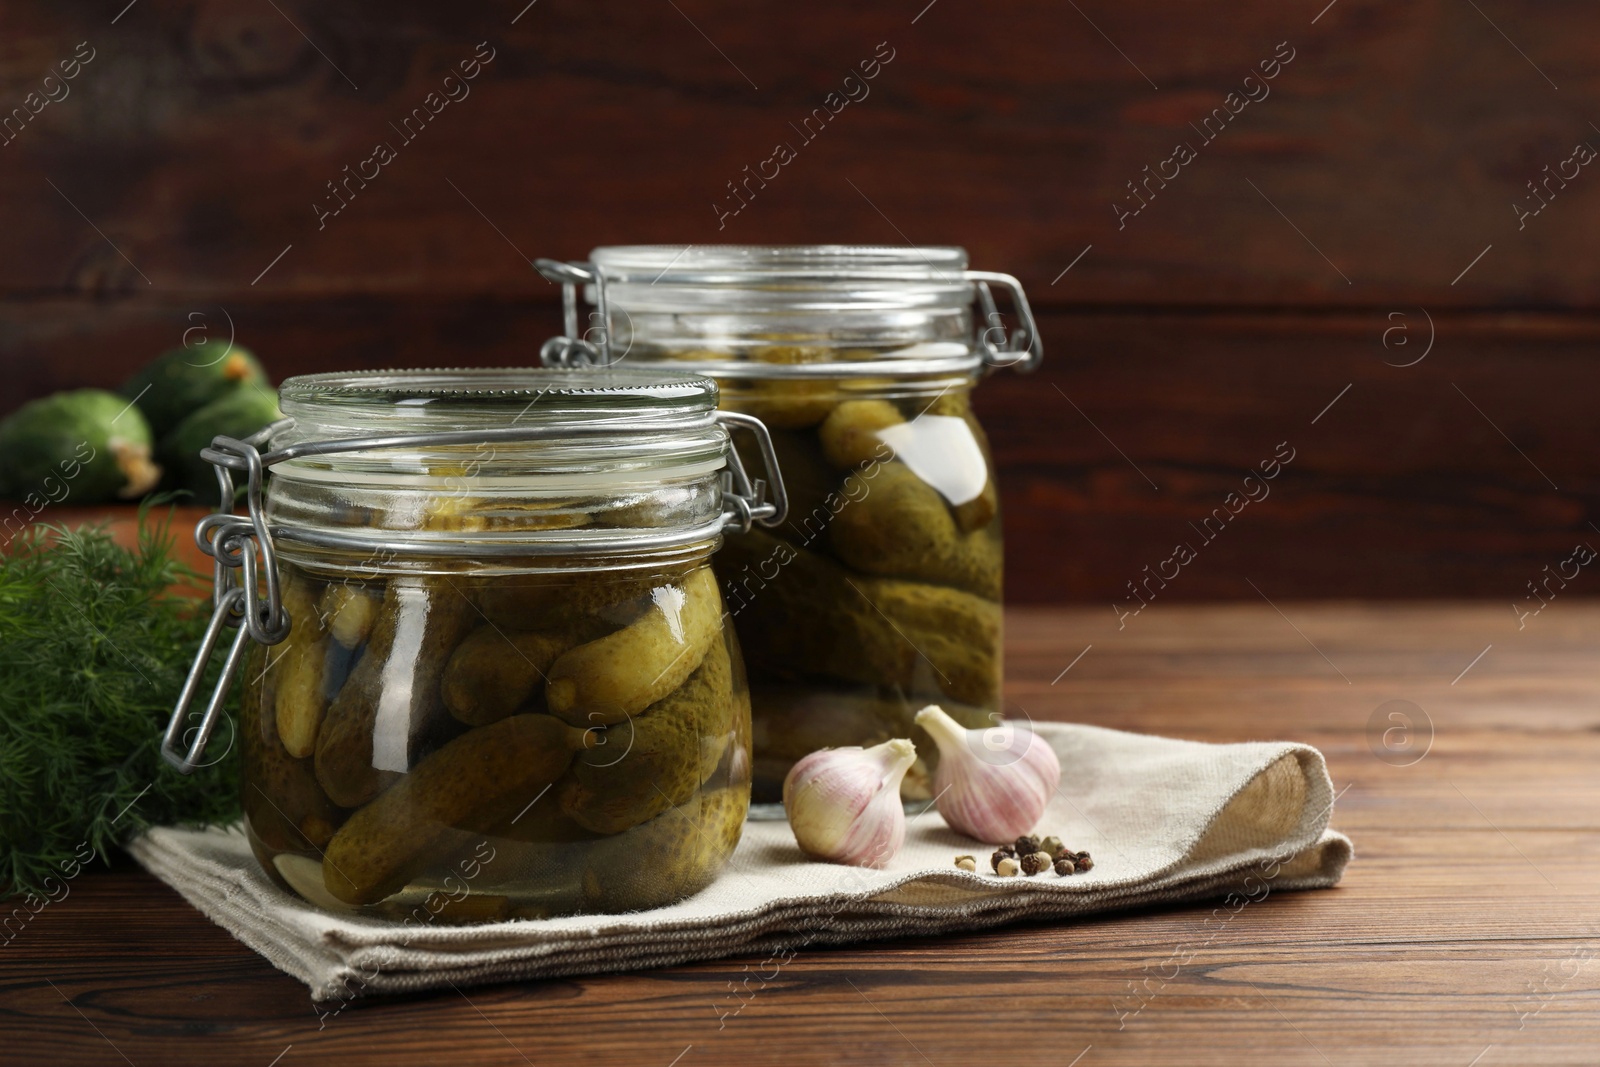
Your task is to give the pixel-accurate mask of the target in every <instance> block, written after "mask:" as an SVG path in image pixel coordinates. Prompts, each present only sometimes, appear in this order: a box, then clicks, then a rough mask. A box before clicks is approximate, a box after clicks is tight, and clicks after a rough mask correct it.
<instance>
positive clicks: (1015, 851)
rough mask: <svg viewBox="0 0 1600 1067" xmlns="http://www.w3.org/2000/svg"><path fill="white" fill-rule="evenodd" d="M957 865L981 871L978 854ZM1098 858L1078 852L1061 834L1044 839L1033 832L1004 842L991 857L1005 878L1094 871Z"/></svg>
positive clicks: (961, 859) (994, 867) (961, 858)
mask: <svg viewBox="0 0 1600 1067" xmlns="http://www.w3.org/2000/svg"><path fill="white" fill-rule="evenodd" d="M956 866H957V867H960V868H961V869H962V870H963V871H972V872H974V873H976V872H977V869H978V861H977V858H976V857H975V856H957V857H956ZM1093 867H1094V857H1092V856H1090V855H1089V854H1088V853H1087V852H1074V851H1072V850H1071V849H1070V848H1067V847H1066V846H1065V845H1063V844H1062V843H1061V839H1060V838H1059V837H1047V838H1045V839H1044V840H1042V841H1041V840H1040V839H1039V838H1037V837H1035V836H1033V835H1031V834H1030V835H1027V836H1024V837H1019V838H1017V839H1016V840H1015V841H1013V842H1012V843H1011V844H1009V845H1000V846H999V847H997V848H996V849H995V851H994V855H992V856H990V857H989V868H990V869H991V870H993V871H994V873H995V874H998V875H999V876H1000V877H1002V878H1011V877H1014V876H1015V875H1016V874H1018V873H1019V872H1020V873H1022V874H1025V875H1028V876H1029V877H1032V876H1033V875H1036V874H1042V873H1044V872H1045V871H1048V870H1053V871H1055V872H1056V873H1057V874H1059V875H1068V874H1075V873H1077V872H1079V871H1087V870H1092V869H1093Z"/></svg>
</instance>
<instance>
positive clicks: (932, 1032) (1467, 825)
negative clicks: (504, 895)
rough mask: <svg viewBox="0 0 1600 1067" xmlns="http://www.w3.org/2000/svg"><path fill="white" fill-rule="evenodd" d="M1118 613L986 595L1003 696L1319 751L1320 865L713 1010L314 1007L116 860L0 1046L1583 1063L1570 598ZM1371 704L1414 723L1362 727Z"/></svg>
mask: <svg viewBox="0 0 1600 1067" xmlns="http://www.w3.org/2000/svg"><path fill="white" fill-rule="evenodd" d="M1279 609H1282V610H1281V612H1280V610H1279ZM1126 623H1127V625H1126V628H1125V629H1122V630H1120V631H1119V630H1118V629H1117V626H1116V621H1115V619H1114V618H1113V616H1112V613H1111V610H1110V609H1109V608H1100V609H1093V608H1077V609H1071V610H1029V611H1015V612H1013V613H1012V614H1011V616H1010V618H1009V632H1008V654H1009V660H1008V663H1009V670H1008V676H1009V678H1010V682H1009V685H1008V698H1009V700H1010V702H1011V704H1012V706H1013V709H1014V710H1015V709H1023V710H1025V711H1026V712H1027V713H1028V714H1029V715H1031V716H1033V717H1034V718H1036V719H1072V720H1076V721H1080V722H1089V723H1096V724H1099V725H1105V726H1116V727H1122V728H1126V729H1132V730H1142V731H1153V732H1159V733H1165V734H1170V735H1175V736H1181V737H1189V738H1198V739H1204V740H1208V741H1241V740H1246V739H1268V738H1287V739H1295V740H1300V741H1306V742H1310V743H1312V744H1315V745H1317V746H1319V747H1320V748H1321V749H1322V751H1323V752H1324V753H1326V755H1327V757H1328V764H1329V768H1330V771H1331V773H1332V775H1333V778H1334V784H1335V787H1336V788H1337V789H1339V790H1343V793H1342V798H1341V799H1340V801H1339V803H1338V806H1337V809H1336V811H1335V813H1334V825H1335V826H1336V827H1337V828H1339V829H1341V830H1343V831H1345V832H1346V833H1348V834H1349V835H1350V836H1351V837H1352V838H1354V840H1355V846H1356V859H1355V861H1354V862H1353V863H1352V864H1351V866H1350V868H1349V870H1348V872H1347V874H1346V876H1345V880H1344V883H1343V885H1341V886H1340V887H1339V888H1337V889H1333V890H1329V891H1322V892H1310V893H1282V894H1279V893H1274V894H1272V895H1270V896H1269V897H1267V898H1266V899H1264V900H1262V901H1261V902H1260V903H1256V904H1251V905H1249V906H1247V907H1246V908H1244V909H1243V910H1241V911H1240V912H1239V913H1238V914H1237V915H1236V916H1234V917H1233V918H1232V919H1231V920H1230V921H1229V922H1227V923H1226V924H1225V925H1222V926H1221V927H1220V928H1219V926H1218V923H1217V922H1216V921H1215V920H1214V921H1213V922H1212V923H1211V924H1210V925H1209V926H1207V925H1206V920H1207V918H1208V917H1209V916H1210V915H1211V911H1212V909H1211V908H1210V907H1205V906H1198V907H1188V908H1180V909H1175V910H1164V911H1152V912H1134V913H1126V914H1119V915H1113V916H1107V917H1105V918H1101V919H1096V920H1093V921H1088V922H1077V923H1070V924H1061V925H1031V926H1022V927H1014V928H1010V929H1005V930H999V931H992V932H987V933H980V934H973V935H970V936H958V937H945V938H930V939H925V940H923V939H909V940H902V941H893V942H884V943H877V944H869V945H861V946H857V947H853V948H844V949H807V950H805V951H803V952H802V953H800V954H799V955H798V956H797V957H796V958H795V959H794V960H793V961H792V962H790V963H789V964H788V965H787V966H785V967H784V968H783V969H782V970H781V972H780V973H779V975H778V976H777V978H776V979H775V980H774V981H772V982H771V983H770V984H768V985H766V986H765V987H764V988H761V989H760V991H759V993H758V994H757V995H756V996H754V998H753V999H751V1000H750V1001H749V1003H748V1004H747V1005H746V1007H745V1008H744V1010H743V1011H742V1012H740V1013H739V1014H738V1015H737V1016H736V1017H733V1018H730V1019H728V1020H727V1021H726V1025H722V1026H719V1021H718V1020H719V1014H721V1013H723V1012H724V1011H725V1010H726V1008H727V1006H728V1005H729V1004H730V1003H731V1001H730V997H731V996H732V994H731V993H730V983H732V982H736V981H739V980H742V979H743V978H744V977H745V975H746V974H747V973H748V972H747V971H746V967H747V965H748V966H750V967H755V966H758V965H759V963H760V961H759V960H753V959H731V960H722V961H716V962H709V963H700V964H695V965H692V966H684V967H674V968H669V969H666V970H657V971H649V972H645V973H640V974H632V975H619V976H608V977H599V978H573V979H563V980H557V981H548V982H536V983H527V984H518V985H503V986H491V987H481V988H471V989H466V990H464V991H462V992H460V993H454V992H453V993H447V994H442V995H431V996H421V997H415V998H409V999H400V1000H390V1001H386V1002H381V1003H370V1004H363V1005H360V1006H357V1007H352V1008H350V1009H348V1010H346V1011H344V1012H343V1013H342V1014H340V1015H338V1016H337V1017H334V1018H330V1019H327V1020H326V1021H325V1022H324V1023H321V1024H319V1020H318V1016H317V1014H316V1013H315V1012H314V1010H313V1008H312V1006H311V1004H310V1002H309V1000H308V999H307V996H306V991H305V988H304V987H303V986H301V985H300V984H299V983H298V982H296V981H294V980H292V979H290V978H288V977H286V976H285V975H283V974H281V973H279V972H278V971H276V970H274V969H273V968H272V967H271V966H269V965H268V964H267V963H265V962H264V961H263V960H261V959H260V958H259V957H257V956H256V955H255V954H254V953H253V952H251V951H250V950H248V949H246V948H244V947H243V946H242V945H240V944H238V943H236V942H234V941H233V940H232V939H230V938H229V937H228V936H227V935H226V934H224V933H223V932H222V931H221V930H220V929H218V928H216V927H213V926H211V925H210V924H209V923H207V922H205V921H204V920H203V919H201V918H200V917H199V915H198V914H196V913H194V912H193V911H191V910H190V909H189V908H188V907H187V905H185V904H184V903H183V902H182V901H181V900H180V899H179V898H178V897H177V896H176V895H175V894H174V893H172V892H171V891H169V890H168V889H166V888H165V887H164V886H162V885H161V884H159V883H158V882H156V881H155V880H154V879H152V878H150V877H148V876H146V875H144V874H143V873H142V872H140V871H138V870H136V869H131V868H129V867H128V866H127V865H123V866H121V867H119V868H118V869H117V870H115V871H113V872H110V873H106V872H100V871H97V872H94V873H93V874H86V875H84V876H83V877H81V878H80V879H79V880H78V881H77V882H76V883H75V884H74V886H73V889H72V893H71V895H70V896H69V897H68V898H67V899H65V900H64V901H62V902H61V903H59V904H54V905H51V906H49V907H47V908H46V909H45V910H44V911H42V912H41V913H40V914H39V915H38V916H37V917H36V918H34V920H33V921H32V922H31V923H29V924H28V926H27V927H26V929H25V930H24V931H23V932H22V933H21V935H19V936H18V937H16V938H15V939H14V940H13V941H12V942H10V943H9V945H7V946H6V947H4V948H3V949H0V1020H3V1021H0V1063H5V1064H13V1063H14V1064H51V1065H65V1064H80V1063H82V1064H90V1063H93V1064H118V1063H123V1062H127V1063H132V1064H138V1065H141V1067H144V1065H149V1064H163V1065H165V1064H207V1065H210V1064H252V1065H259V1067H269V1065H278V1067H298V1065H300V1064H310V1063H329V1064H340V1065H344V1067H348V1065H354V1064H366V1063H385V1064H412V1063H417V1064H421V1063H428V1064H433V1063H449V1064H456V1065H465V1064H522V1063H529V1064H538V1065H541V1067H543V1065H545V1064H565V1063H580V1062H581V1063H585V1064H597V1065H599V1064H626V1065H630V1067H632V1065H639V1064H645V1065H652V1064H658V1065H660V1067H668V1065H672V1064H677V1065H680V1067H709V1065H711V1064H740V1065H753V1064H902V1063H903V1064H931V1065H937V1067H947V1065H949V1067H955V1065H965V1064H984V1063H1038V1064H1050V1065H1060V1067H1067V1065H1072V1064H1077V1065H1081V1067H1100V1065H1103V1064H1151V1063H1185V1064H1189V1063H1218V1064H1221V1063H1272V1064H1324V1065H1326V1064H1337V1065H1340V1067H1343V1065H1346V1064H1364V1063H1372V1064H1408V1065H1410V1064H1415V1065H1422V1064H1441V1065H1448V1067H1468V1065H1469V1064H1470V1065H1476V1067H1496V1065H1502V1064H1531V1063H1539V1064H1546V1063H1550V1064H1556V1063H1560V1064H1567V1063H1571V1064H1594V1063H1596V1062H1597V1061H1600V963H1596V961H1595V957H1596V956H1597V955H1600V888H1597V885H1596V882H1597V876H1600V832H1597V831H1600V775H1597V773H1596V771H1597V767H1600V660H1597V657H1596V651H1597V650H1600V605H1591V604H1588V603H1585V602H1582V601H1579V600H1575V599H1572V600H1558V601H1554V602H1552V603H1551V604H1550V605H1549V606H1548V607H1547V608H1546V609H1545V610H1544V611H1543V612H1542V613H1541V614H1540V615H1539V616H1535V617H1529V618H1526V619H1523V620H1522V628H1521V629H1520V630H1519V628H1518V620H1517V619H1516V617H1515V616H1514V614H1513V612H1512V611H1511V609H1510V608H1509V607H1508V606H1507V604H1506V603H1500V602H1495V603H1473V604H1453V605H1439V604H1433V605H1427V606H1422V605H1367V604H1303V603H1279V604H1278V605H1276V607H1274V606H1271V605H1268V604H1266V603H1264V602H1263V603H1261V604H1255V605H1249V604H1246V605H1235V606H1224V607H1199V608H1196V607H1182V606H1176V605H1161V604H1155V605H1152V606H1151V607H1150V608H1149V609H1148V610H1146V611H1145V612H1144V613H1143V614H1142V615H1140V616H1137V617H1133V618H1129V619H1128V620H1126ZM1091 645H1092V647H1091V648H1089V650H1088V651H1087V652H1086V653H1085V652H1084V649H1085V646H1091ZM1080 653H1084V654H1083V655H1082V658H1081V659H1077V660H1076V662H1075V663H1074V658H1075V657H1078V656H1079V654H1080ZM1068 664H1073V666H1072V667H1071V669H1070V670H1068V671H1066V673H1065V674H1063V673H1062V671H1063V669H1064V668H1066V667H1067V666H1068ZM1389 701H1407V702H1409V703H1410V706H1409V707H1408V706H1406V705H1391V706H1389V707H1386V708H1384V709H1383V710H1382V711H1381V712H1380V711H1378V709H1380V707H1383V706H1384V705H1386V704H1387V702H1389ZM1396 710H1400V711H1405V712H1407V713H1408V714H1409V715H1410V716H1411V718H1412V720H1413V721H1414V722H1415V723H1416V725H1417V729H1418V732H1417V733H1416V734H1414V735H1412V736H1411V737H1407V736H1404V735H1402V734H1399V733H1389V734H1388V735H1387V736H1386V734H1385V731H1386V730H1387V729H1388V728H1390V727H1393V726H1396V725H1397V724H1398V720H1391V719H1389V717H1388V716H1389V713H1390V712H1392V711H1396ZM1375 712H1376V713H1377V715H1376V725H1374V715H1375ZM1430 724H1431V725H1430ZM1430 737H1431V743H1426V744H1425V742H1427V741H1428V740H1429V738H1430ZM1386 742H1387V747H1386ZM1424 752H1425V754H1423V753H1424ZM1419 755H1420V756H1421V758H1420V759H1418V758H1417V757H1418V756H1419ZM1202 930H1203V931H1204V932H1203V933H1202ZM1201 941H1204V942H1205V945H1204V947H1202V948H1200V949H1199V950H1198V951H1197V952H1196V953H1195V954H1194V956H1193V958H1192V959H1190V960H1189V962H1187V963H1186V964H1184V965H1182V966H1181V967H1174V966H1173V965H1171V964H1168V963H1167V962H1166V961H1167V960H1168V959H1169V957H1170V956H1172V954H1173V952H1174V950H1175V949H1176V948H1177V947H1178V946H1180V945H1185V944H1188V945H1194V944H1196V943H1198V942H1201ZM1185 954H1187V952H1186V953H1185Z"/></svg>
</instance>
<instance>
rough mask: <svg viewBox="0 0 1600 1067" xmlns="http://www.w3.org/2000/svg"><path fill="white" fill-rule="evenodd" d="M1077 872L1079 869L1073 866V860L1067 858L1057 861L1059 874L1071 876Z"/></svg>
mask: <svg viewBox="0 0 1600 1067" xmlns="http://www.w3.org/2000/svg"><path fill="white" fill-rule="evenodd" d="M1075 870H1077V868H1076V867H1075V866H1074V865H1073V863H1072V861H1071V860H1069V859H1065V858H1063V859H1059V860H1056V873H1057V874H1061V875H1067V874H1071V873H1072V872H1073V871H1075Z"/></svg>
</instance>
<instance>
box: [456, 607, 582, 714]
mask: <svg viewBox="0 0 1600 1067" xmlns="http://www.w3.org/2000/svg"><path fill="white" fill-rule="evenodd" d="M575 643H576V642H574V641H572V640H571V639H569V638H568V637H566V636H564V635H562V634H545V633H523V632H519V631H515V630H513V631H510V632H507V631H504V630H501V629H500V628H499V627H498V626H495V625H494V624H492V623H485V624H484V625H482V626H479V627H478V628H477V629H476V630H473V631H472V633H470V634H468V635H467V639H466V640H465V641H462V642H461V644H460V645H459V646H458V647H457V648H456V650H455V652H454V653H452V654H451V656H450V662H449V663H447V664H446V665H445V669H444V677H443V679H442V680H441V682H440V691H441V693H442V694H443V696H444V704H445V707H447V708H449V709H450V714H452V715H454V716H455V717H456V718H457V719H460V720H461V721H462V722H464V723H466V724H467V725H469V726H483V725H485V724H487V723H491V722H495V721H496V720H498V719H503V718H505V717H506V716H507V715H510V714H511V713H512V712H514V711H516V710H517V709H518V708H522V707H523V706H524V705H527V704H528V703H529V701H530V700H531V699H532V698H533V697H535V696H536V695H537V694H539V693H541V692H542V691H543V687H544V681H545V675H546V673H547V672H548V671H549V670H550V665H551V664H552V663H554V662H555V661H556V657H557V656H559V655H561V653H563V652H565V651H566V650H567V649H569V648H571V647H572V646H573V645H574V644H575Z"/></svg>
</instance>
